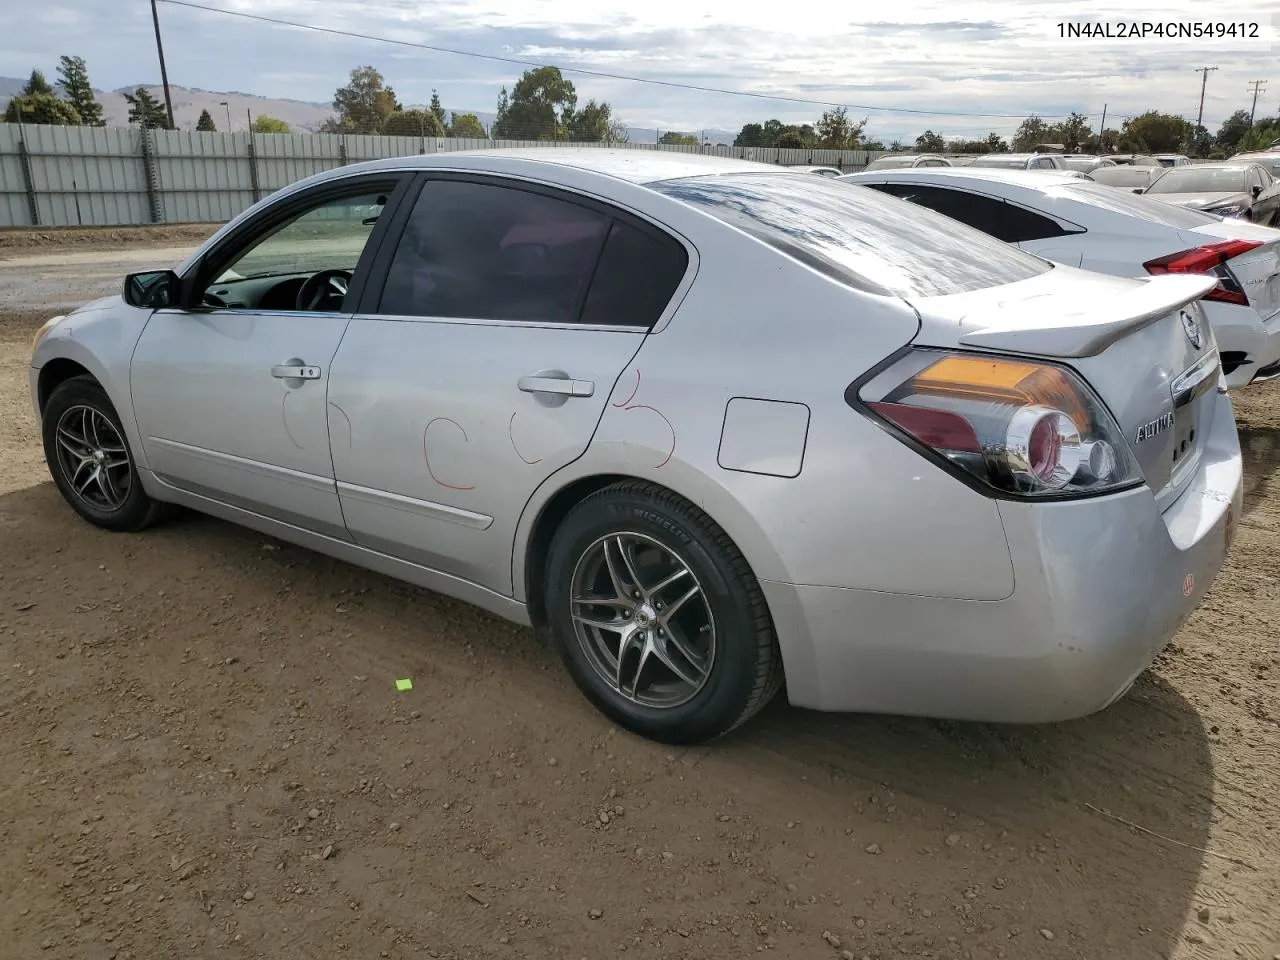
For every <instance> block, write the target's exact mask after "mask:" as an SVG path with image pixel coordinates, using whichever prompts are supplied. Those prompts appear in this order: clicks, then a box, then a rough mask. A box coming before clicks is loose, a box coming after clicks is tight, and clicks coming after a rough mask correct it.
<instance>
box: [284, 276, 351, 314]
mask: <svg viewBox="0 0 1280 960" xmlns="http://www.w3.org/2000/svg"><path fill="white" fill-rule="evenodd" d="M350 282H351V271H350V270H321V271H320V272H319V273H317V274H313V275H312V276H311V277H309V278H308V279H307V282H306V283H304V284H303V285H302V286H301V287H299V288H298V298H297V300H296V301H295V305H296V306H297V308H298V309H299V310H341V309H342V301H343V300H345V299H346V297H347V284H349V283H350ZM335 301H336V302H335Z"/></svg>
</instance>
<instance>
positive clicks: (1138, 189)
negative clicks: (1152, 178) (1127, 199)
mask: <svg viewBox="0 0 1280 960" xmlns="http://www.w3.org/2000/svg"><path fill="white" fill-rule="evenodd" d="M1145 189H1146V187H1134V188H1133V192H1134V193H1141V192H1142V191H1143V190H1145Z"/></svg>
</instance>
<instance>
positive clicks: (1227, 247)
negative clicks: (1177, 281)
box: [1143, 240, 1262, 307]
mask: <svg viewBox="0 0 1280 960" xmlns="http://www.w3.org/2000/svg"><path fill="white" fill-rule="evenodd" d="M1260 246H1262V244H1261V243H1260V242H1259V241H1257V240H1224V241H1223V242H1222V243H1209V244H1206V245H1205V246H1203V247H1192V248H1191V249H1190V250H1182V251H1179V252H1178V253H1171V254H1169V255H1168V256H1167V257H1157V258H1156V259H1155V260H1148V261H1147V262H1146V263H1144V264H1143V266H1144V267H1146V268H1147V273H1152V274H1161V273H1202V274H1208V275H1210V276H1214V277H1217V278H1218V285H1217V286H1216V287H1214V288H1213V289H1212V290H1210V291H1209V292H1208V293H1206V294H1205V295H1204V298H1205V299H1206V300H1217V301H1219V302H1221V303H1235V304H1239V305H1240V306H1242V307H1247V306H1248V305H1249V300H1248V298H1247V297H1246V296H1245V295H1244V289H1243V288H1242V287H1241V286H1240V283H1239V281H1237V280H1236V278H1235V276H1234V275H1233V274H1232V273H1231V271H1230V270H1228V269H1227V261H1228V260H1231V259H1234V258H1235V257H1238V256H1240V255H1241V254H1242V253H1248V252H1249V251H1250V250H1253V249H1255V248H1257V247H1260Z"/></svg>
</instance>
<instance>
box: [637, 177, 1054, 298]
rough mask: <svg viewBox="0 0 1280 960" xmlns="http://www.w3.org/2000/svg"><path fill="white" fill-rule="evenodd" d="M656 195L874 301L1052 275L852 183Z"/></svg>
mask: <svg viewBox="0 0 1280 960" xmlns="http://www.w3.org/2000/svg"><path fill="white" fill-rule="evenodd" d="M651 186H652V187H653V189H655V190H657V191H659V192H661V193H665V194H667V195H668V196H671V197H674V198H676V199H677V200H681V201H683V202H685V203H687V204H690V205H691V206H694V207H697V208H699V209H701V210H703V211H705V212H706V213H708V214H710V215H712V216H714V217H716V218H717V219H719V220H722V221H724V222H725V223H729V224H731V225H733V226H735V227H737V228H739V229H740V230H743V231H745V232H746V233H748V234H750V235H751V236H753V237H755V238H756V239H758V240H761V241H762V242H764V243H767V244H769V245H770V246H772V247H774V248H775V249H777V250H779V251H781V252H782V253H785V254H787V255H788V256H791V257H793V258H794V259H796V260H799V261H800V262H802V263H805V264H807V265H808V266H810V267H812V268H813V269H815V270H817V271H819V272H821V273H823V274H825V275H826V276H828V277H831V278H832V279H834V280H837V281H839V282H841V283H845V284H848V285H850V286H854V287H858V288H860V289H863V290H868V291H871V292H874V293H880V294H889V295H892V294H896V295H898V296H903V297H907V296H939V295H947V294H952V293H963V292H965V291H968V290H981V289H985V288H987V287H993V286H997V285H1000V284H1005V283H1013V282H1015V281H1018V280H1025V279H1027V278H1029V277H1034V276H1038V275H1039V274H1042V273H1044V272H1046V271H1047V270H1050V269H1052V268H1051V267H1050V266H1049V264H1047V263H1045V262H1044V261H1043V260H1039V259H1037V258H1035V257H1032V256H1029V255H1027V254H1025V253H1022V252H1020V251H1018V250H1016V249H1015V248H1013V247H1008V246H1005V245H1004V244H1002V243H1000V242H999V241H998V240H995V239H994V238H992V237H989V236H987V235H986V234H983V233H979V232H978V231H976V230H972V229H970V228H968V227H966V226H964V225H963V224H959V223H956V222H955V221H954V220H949V219H947V218H946V217H942V216H939V215H937V214H934V213H932V212H930V211H928V210H922V209H920V208H918V207H909V206H907V205H905V204H903V203H901V202H900V201H898V200H896V199H894V198H893V197H888V196H884V195H883V194H880V193H878V192H877V191H875V190H868V189H865V188H863V187H861V186H858V185H856V184H852V183H847V182H844V183H842V182H839V181H831V180H827V179H825V178H823V177H803V176H796V175H787V174H773V173H750V174H732V175H728V176H719V177H695V178H690V179H683V180H667V181H663V182H659V183H654V184H651Z"/></svg>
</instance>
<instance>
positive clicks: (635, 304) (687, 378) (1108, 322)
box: [31, 149, 1241, 742]
mask: <svg viewBox="0 0 1280 960" xmlns="http://www.w3.org/2000/svg"><path fill="white" fill-rule="evenodd" d="M1213 283H1214V280H1213V279H1212V278H1209V279H1206V278H1203V277H1195V276H1161V277H1156V278H1153V279H1149V280H1147V281H1145V282H1139V281H1137V280H1130V279H1125V278H1119V277H1104V276H1099V275H1094V274H1089V273H1085V272H1082V271H1079V270H1075V269H1072V268H1069V267H1065V266H1053V265H1051V264H1049V263H1048V262H1046V261H1044V260H1041V259H1039V258H1037V257H1034V256H1031V255H1029V254H1027V253H1024V252H1022V251H1020V250H1017V249H1014V248H1013V247H1011V246H1008V245H1006V244H1003V243H1001V242H999V241H998V240H995V239H994V238H991V237H988V236H987V235H985V234H983V233H980V232H978V231H976V230H972V229H970V228H967V227H965V226H962V225H961V224H959V223H957V222H955V221H953V220H950V219H947V218H945V217H942V216H940V215H938V214H935V213H933V212H932V211H929V210H925V209H922V208H920V207H918V206H915V205H912V204H909V203H907V202H905V201H902V200H899V199H896V198H894V197H889V196H885V195H883V194H881V193H878V192H877V191H874V190H870V189H867V188H864V187H854V186H850V185H849V184H846V183H838V182H835V181H832V180H828V179H826V178H823V177H815V176H808V175H804V174H802V173H796V172H790V171H786V170H780V169H778V168H776V167H771V166H765V165H758V164H751V163H746V162H742V161H734V160H728V159H718V158H713V157H700V156H689V155H664V154H654V153H646V152H641V151H609V150H555V149H546V150H531V151H526V152H516V151H513V152H507V151H483V152H477V153H473V154H464V153H450V154H438V155H433V156H426V157H407V158H403V159H393V160H385V161H378V162H373V163H368V164H360V165H356V166H349V167H344V168H341V169H339V170H335V171H331V172H329V173H325V174H321V175H319V176H316V177H313V178H311V179H309V180H305V181H302V182H300V183H298V184H295V185H294V186H292V187H290V188H288V189H286V190H283V191H281V192H279V193H277V194H275V195H273V196H271V197H269V198H267V199H266V200H264V201H263V202H261V203H259V204H257V205H256V206H254V207H253V208H251V209H250V210H248V211H247V212H245V213H244V214H242V215H241V216H239V217H238V218H237V219H235V220H234V221H232V222H231V223H229V224H227V225H226V226H225V227H224V228H222V229H221V230H220V231H219V232H218V233H217V234H216V235H215V236H213V237H212V238H211V239H210V240H209V241H208V242H207V243H206V244H205V245H204V246H203V247H202V248H201V249H200V250H199V251H198V252H197V253H196V254H195V255H194V256H192V257H191V259H190V260H189V261H188V262H186V263H185V264H182V265H181V266H180V267H178V268H177V269H176V270H173V271H169V270H157V271H154V272H150V273H144V274H135V275H132V276H130V277H128V278H127V279H126V281H125V284H124V290H123V294H122V296H115V297H110V298H107V299H105V300H101V301H99V302H96V303H91V304H88V305H86V306H84V307H82V308H81V309H79V310H77V311H75V312H74V313H72V314H70V315H68V316H65V317H55V318H54V319H52V320H50V321H49V322H48V323H47V324H45V325H44V327H43V328H42V329H41V330H40V331H39V333H38V335H37V337H36V342H35V348H34V355H33V358H32V361H31V391H32V398H33V401H34V404H35V409H36V412H37V414H38V415H39V417H40V418H41V421H42V423H43V436H44V448H45V453H46V456H47V458H48V463H49V469H50V471H51V473H52V475H53V479H54V481H55V483H56V484H57V486H58V488H59V490H60V491H61V492H62V494H63V496H64V497H65V498H66V500H67V502H68V503H69V504H70V505H71V507H72V508H73V509H74V510H75V511H76V512H77V513H79V515H80V516H81V517H83V518H84V519H86V520H88V521H89V522H91V523H93V524H96V525H98V526H100V527H103V528H106V529H108V530H117V531H137V530H141V529H142V528H144V527H146V526H147V525H149V524H151V523H153V522H155V521H157V520H159V519H160V518H161V517H163V516H164V514H165V513H166V512H167V511H168V510H169V509H171V508H173V507H174V506H181V507H186V508H190V509H194V510H198V511H203V512H205V513H208V514H212V515H214V516H217V517H222V518H225V519H227V520H230V521H232V522H235V523H239V524H243V525H245V526H248V527H251V528H253V529H255V530H258V531H262V532H264V533H267V534H271V535H274V536H276V537H279V538H281V539H283V540H287V541H291V542H293V543H296V544H301V545H304V546H307V547H310V548H312V549H315V550H318V551H320V552H323V553H326V554H329V555H331V556H334V557H338V558H342V559H345V560H348V561H350V562H352V563H356V564H360V565H363V566H365V567H369V568H371V569H374V570H378V571H381V572H383V573H386V574H389V575H391V576H394V577H399V578H402V579H404V580H407V581H411V582H414V583H417V584H420V585H423V586H425V587H428V588H430V589H433V590H438V591H440V592H442V593H446V594H449V595H451V596H454V597H457V598H461V599H462V600H465V601H469V602H471V603H475V604H478V605H480V606H481V607H484V608H485V609H487V610H489V611H492V612H493V613H496V614H498V615H500V616H502V617H506V618H509V619H511V620H514V621H517V622H520V623H527V624H534V625H536V626H539V627H544V628H546V630H547V632H548V633H549V635H550V636H551V638H552V639H553V641H554V643H555V645H556V647H557V648H558V650H559V652H560V654H561V656H562V657H563V660H564V662H565V664H566V666H567V668H568V671H569V673H570V674H571V675H572V677H573V679H574V680H575V681H576V683H577V684H578V685H579V687H580V688H581V689H582V691H583V692H584V693H585V695H586V696H587V697H588V698H590V700H591V701H592V702H593V703H595V704H596V706H598V707H599V708H600V709H601V710H602V711H603V712H604V713H605V714H607V715H608V716H609V717H611V718H613V719H614V720H615V721H616V722H618V723H620V724H622V725H623V726H625V727H627V728H629V729H631V730H633V731H636V732H638V733H641V734H643V735H645V736H648V737H652V738H655V739H659V740H663V741H668V742H693V741H700V740H704V739H707V738H710V737H714V736H716V735H718V734H722V733H724V732H726V731H728V730H730V729H732V728H733V727H735V726H737V725H738V724H740V723H742V722H743V721H745V720H746V719H747V718H749V717H750V716H751V715H752V714H754V713H755V712H756V711H757V710H759V709H760V708H761V707H763V706H764V705H765V704H766V703H767V702H768V701H769V700H770V698H771V697H772V696H773V695H774V694H775V693H776V692H777V691H778V690H779V689H780V688H781V687H782V685H783V683H784V678H785V685H786V688H787V693H788V696H789V698H790V700H791V702H792V703H794V704H797V705H800V706H804V707H812V708H817V709H822V710H856V711H878V712H896V713H910V714H923V715H929V716H935V717H948V718H959V719H976V720H990V721H1053V720H1059V719H1063V718H1069V717H1075V716H1079V715H1082V714H1087V713H1090V712H1092V711H1095V710H1098V709H1101V708H1103V707H1105V706H1107V705H1108V704H1109V703H1111V702H1112V701H1113V700H1115V699H1116V698H1117V697H1119V696H1120V695H1122V693H1123V692H1124V691H1125V690H1126V689H1127V687H1128V686H1129V684H1130V683H1131V682H1132V681H1133V679H1134V678H1135V677H1136V676H1137V675H1138V673H1140V672H1141V671H1142V670H1143V669H1145V668H1146V667H1147V665H1148V664H1149V663H1150V662H1151V660H1152V659H1153V658H1154V656H1155V655H1156V653H1157V652H1158V651H1159V650H1160V649H1161V648H1162V647H1163V646H1164V644H1165V643H1166V642H1167V641H1168V639H1169V637H1170V636H1171V635H1172V633H1173V631H1174V630H1175V629H1176V627H1177V625H1178V624H1179V622H1180V621H1181V620H1182V619H1183V618H1184V617H1185V616H1186V615H1187V614H1188V613H1189V612H1190V611H1191V610H1192V609H1193V608H1194V607H1195V605H1196V604H1197V603H1198V602H1199V601H1200V598H1201V597H1202V596H1203V595H1204V592H1205V590H1206V589H1207V588H1208V586H1209V583H1210V581H1211V580H1212V579H1213V577H1214V575H1215V574H1216V573H1217V571H1218V569H1219V567H1220V565H1221V564H1222V562H1223V557H1224V554H1225V552H1226V549H1227V546H1228V541H1229V539H1230V536H1231V531H1232V526H1233V521H1234V519H1235V518H1236V517H1237V516H1238V515H1239V511H1240V505H1241V459H1240V451H1239V447H1238V444H1237V439H1236V431H1235V423H1234V419H1233V414H1232V408H1231V401H1230V400H1229V399H1228V398H1227V395H1226V393H1225V389H1224V386H1223V383H1222V376H1221V372H1220V367H1219V361H1218V355H1217V349H1216V346H1215V343H1214V340H1213V334H1212V331H1211V330H1210V329H1209V327H1208V326H1207V325H1206V323H1205V320H1204V314H1203V311H1202V309H1201V307H1200V305H1199V302H1198V301H1199V298H1200V297H1201V296H1202V295H1203V294H1205V293H1206V292H1207V291H1208V290H1209V289H1211V288H1212V286H1213Z"/></svg>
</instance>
